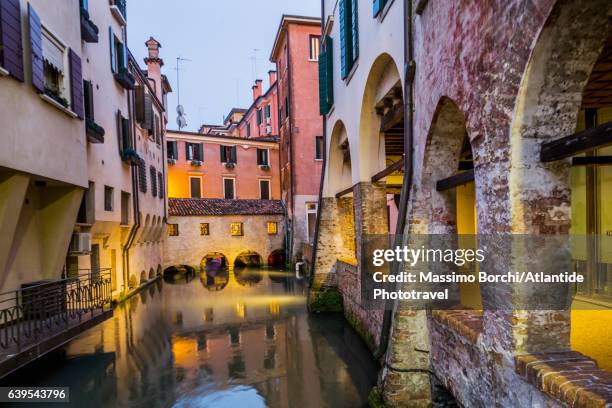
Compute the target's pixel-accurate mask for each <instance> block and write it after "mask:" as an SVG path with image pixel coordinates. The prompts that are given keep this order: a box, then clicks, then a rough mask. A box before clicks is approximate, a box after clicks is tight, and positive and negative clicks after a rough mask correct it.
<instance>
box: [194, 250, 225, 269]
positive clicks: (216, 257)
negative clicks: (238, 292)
mask: <svg viewBox="0 0 612 408" xmlns="http://www.w3.org/2000/svg"><path fill="white" fill-rule="evenodd" d="M228 267H229V261H228V259H227V257H226V256H225V255H224V254H222V253H221V252H210V253H208V254H206V255H205V256H204V257H203V258H202V260H201V261H200V271H201V272H205V271H209V270H217V269H225V268H228Z"/></svg>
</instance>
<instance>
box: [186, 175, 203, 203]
mask: <svg viewBox="0 0 612 408" xmlns="http://www.w3.org/2000/svg"><path fill="white" fill-rule="evenodd" d="M189 191H190V192H191V198H202V177H189Z"/></svg>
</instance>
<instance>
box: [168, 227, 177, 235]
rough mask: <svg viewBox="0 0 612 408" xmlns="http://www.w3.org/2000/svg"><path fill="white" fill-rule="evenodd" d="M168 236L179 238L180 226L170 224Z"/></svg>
mask: <svg viewBox="0 0 612 408" xmlns="http://www.w3.org/2000/svg"><path fill="white" fill-rule="evenodd" d="M168 236H170V237H178V236H179V226H178V224H168Z"/></svg>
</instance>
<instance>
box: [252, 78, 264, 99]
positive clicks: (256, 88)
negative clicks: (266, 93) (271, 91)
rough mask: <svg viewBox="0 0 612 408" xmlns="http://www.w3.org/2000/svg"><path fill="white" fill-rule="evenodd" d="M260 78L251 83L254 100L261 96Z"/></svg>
mask: <svg viewBox="0 0 612 408" xmlns="http://www.w3.org/2000/svg"><path fill="white" fill-rule="evenodd" d="M262 82H263V81H262V80H261V79H256V80H255V85H253V100H256V99H257V98H259V97H260V96H261V84H262Z"/></svg>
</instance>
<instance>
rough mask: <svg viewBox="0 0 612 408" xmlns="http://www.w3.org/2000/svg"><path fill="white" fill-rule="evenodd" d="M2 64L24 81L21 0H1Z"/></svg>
mask: <svg viewBox="0 0 612 408" xmlns="http://www.w3.org/2000/svg"><path fill="white" fill-rule="evenodd" d="M0 33H2V37H1V38H0V44H2V47H3V50H2V53H0V54H2V61H0V63H1V65H2V66H3V67H4V68H5V69H6V70H7V71H8V72H9V73H10V74H11V76H12V77H13V78H15V79H17V80H19V81H21V82H23V44H22V39H21V7H20V6H19V0H2V1H0Z"/></svg>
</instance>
